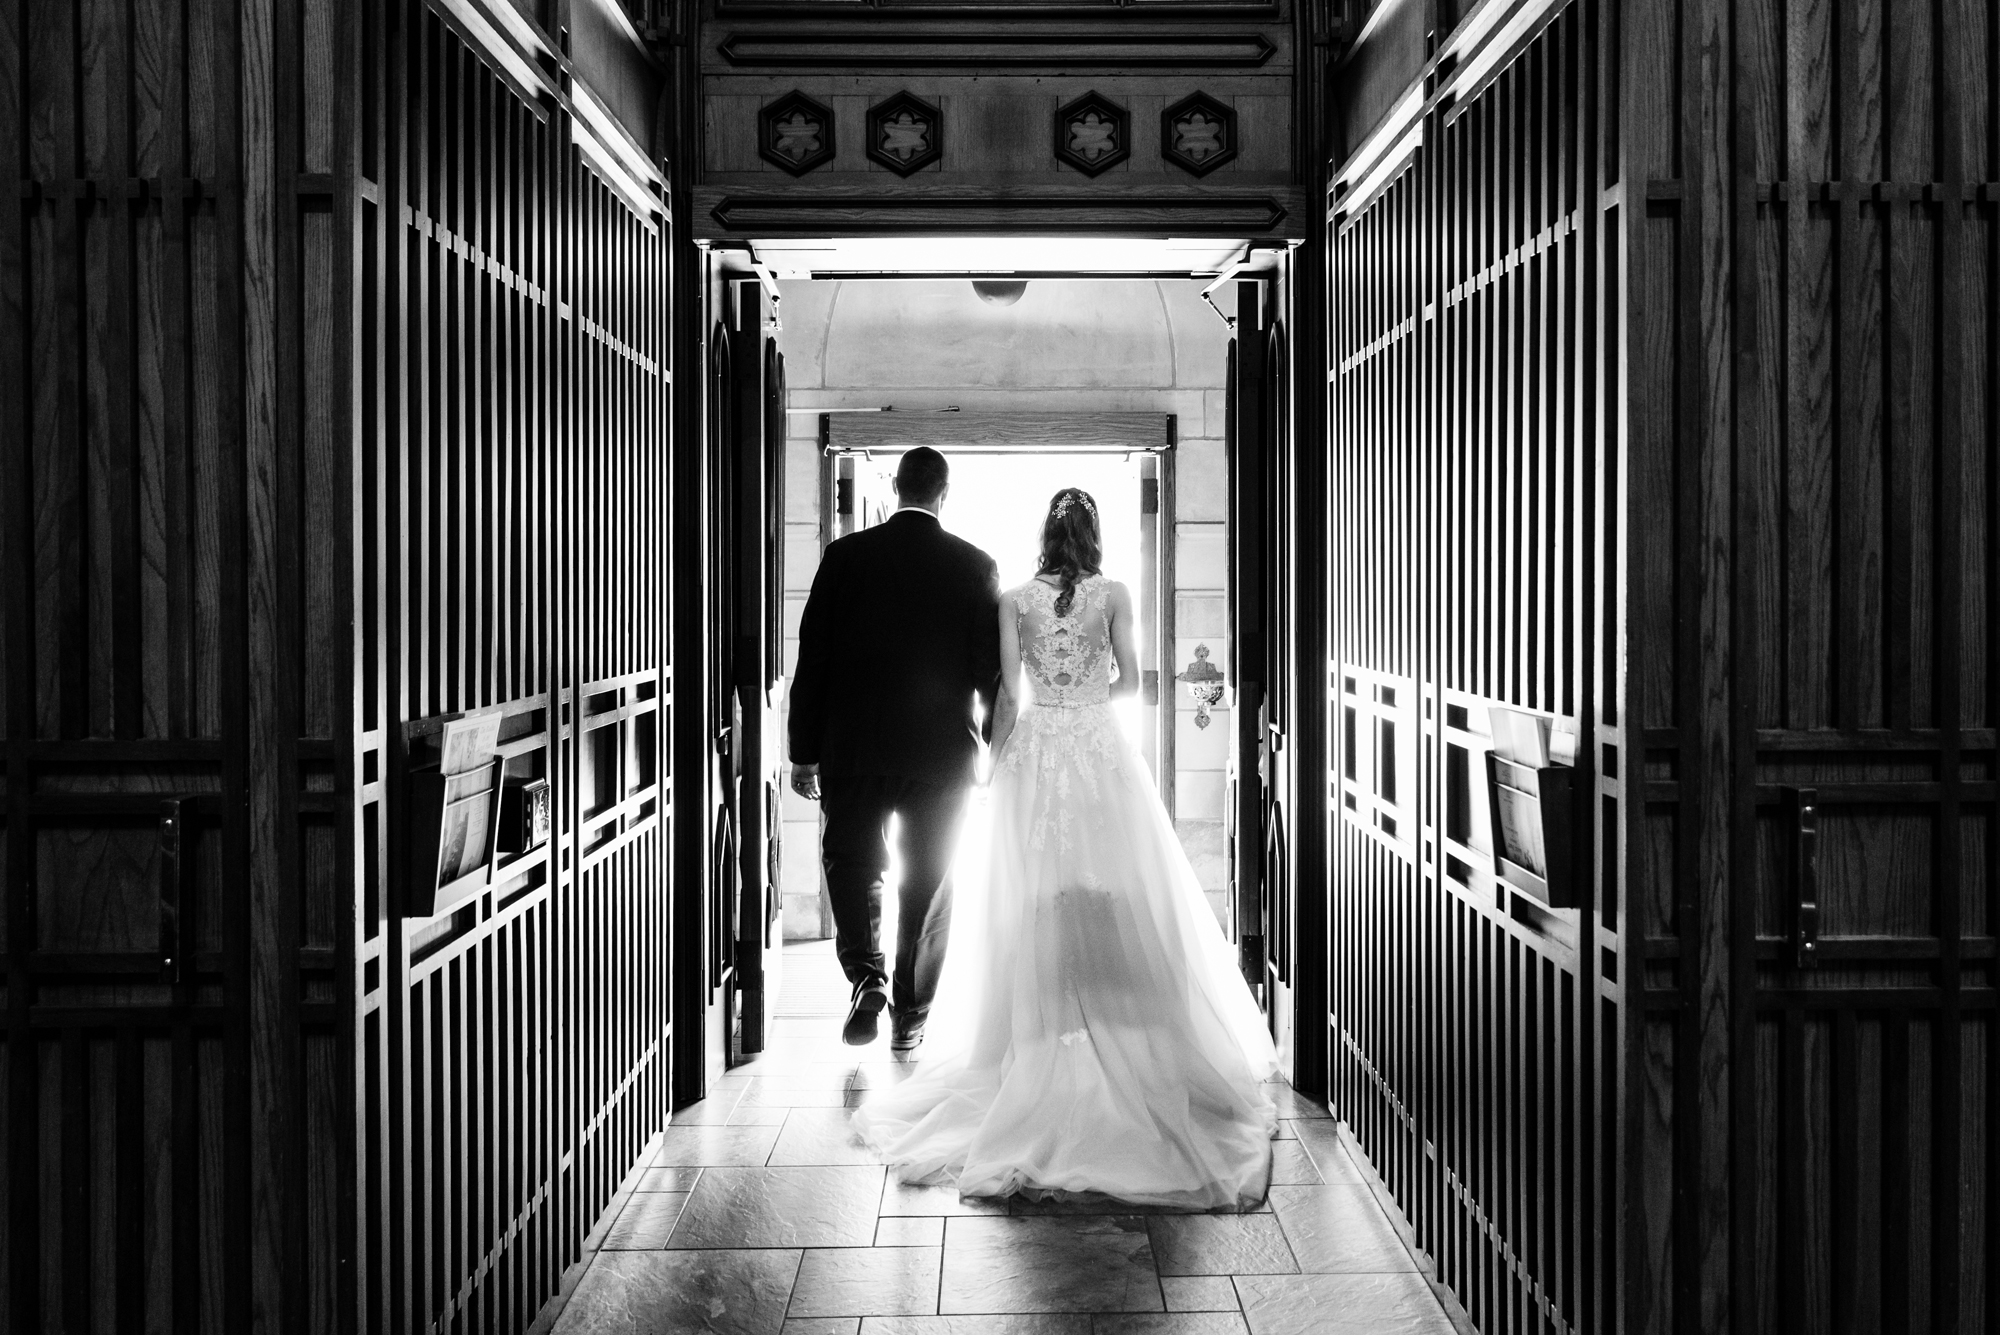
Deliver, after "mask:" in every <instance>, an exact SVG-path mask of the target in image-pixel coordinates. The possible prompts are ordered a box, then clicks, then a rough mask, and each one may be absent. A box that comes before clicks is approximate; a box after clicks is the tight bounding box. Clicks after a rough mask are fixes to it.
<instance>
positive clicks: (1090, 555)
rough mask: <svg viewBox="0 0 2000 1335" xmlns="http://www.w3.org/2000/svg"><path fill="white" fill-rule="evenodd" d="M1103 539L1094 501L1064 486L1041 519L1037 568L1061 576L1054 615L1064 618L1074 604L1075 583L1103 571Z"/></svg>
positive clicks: (1087, 495)
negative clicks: (1060, 585)
mask: <svg viewBox="0 0 2000 1335" xmlns="http://www.w3.org/2000/svg"><path fill="white" fill-rule="evenodd" d="M1103 559H1104V539H1103V536H1102V535H1101V533H1100V532H1099V530H1098V527H1097V502H1096V501H1094V500H1092V499H1091V498H1090V493H1089V492H1087V491H1084V490H1083V489H1082V488H1080V487H1064V488H1063V489H1062V490H1061V491H1059V492H1057V493H1056V494H1055V495H1054V497H1052V498H1051V499H1050V501H1049V514H1048V518H1046V519H1044V520H1043V521H1042V560H1041V565H1040V567H1039V568H1038V569H1037V570H1036V573H1037V574H1041V575H1060V576H1062V592H1061V593H1060V594H1058V595H1057V596H1056V615H1057V616H1059V617H1066V616H1068V615H1069V610H1070V608H1071V607H1072V606H1074V605H1075V603H1076V586H1077V582H1078V581H1079V580H1081V579H1082V578H1083V577H1084V576H1086V575H1099V574H1102V573H1104V572H1103V571H1102V569H1101V568H1100V567H1099V564H1098V563H1099V562H1100V561H1102V560H1103Z"/></svg>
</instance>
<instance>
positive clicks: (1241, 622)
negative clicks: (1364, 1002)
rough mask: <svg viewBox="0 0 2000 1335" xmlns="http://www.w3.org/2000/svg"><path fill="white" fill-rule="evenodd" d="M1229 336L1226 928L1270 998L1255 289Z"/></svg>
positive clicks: (1243, 298) (1263, 380)
mask: <svg viewBox="0 0 2000 1335" xmlns="http://www.w3.org/2000/svg"><path fill="white" fill-rule="evenodd" d="M1236 290H1237V302H1236V310H1237V314H1236V337H1235V338H1234V339H1232V340H1230V344H1229V372H1228V383H1227V391H1226V392H1227V416H1226V420H1227V426H1226V428H1225V429H1226V432H1227V434H1226V435H1225V437H1224V442H1223V448H1224V451H1225V457H1226V459H1227V461H1228V474H1229V494H1228V501H1227V506H1228V511H1227V512H1228V516H1229V574H1228V582H1229V629H1230V635H1229V659H1230V661H1229V664H1228V669H1227V671H1228V676H1229V678H1230V687H1231V689H1232V694H1231V696H1230V697H1229V703H1230V722H1231V724H1232V725H1233V727H1234V731H1235V737H1234V744H1233V746H1232V747H1231V749H1230V758H1229V790H1228V798H1227V800H1226V802H1225V806H1224V820H1225V822H1226V826H1225V828H1226V831H1227V847H1228V849H1229V876H1230V886H1231V894H1230V909H1231V923H1230V925H1231V928H1232V929H1233V931H1234V934H1235V937H1236V944H1237V950H1238V956H1239V962H1240V964H1241V966H1242V969H1243V976H1244V978H1245V979H1246V980H1248V982H1249V983H1250V986H1251V987H1252V988H1253V989H1255V990H1256V992H1257V994H1258V996H1259V999H1260V1000H1262V1001H1263V1002H1264V1003H1265V1004H1266V1005H1268V1004H1269V1002H1270V999H1271V998H1270V992H1269V987H1268V984H1269V981H1270V980H1269V976H1268V974H1267V955H1266V941H1265V917H1264V910H1265V902H1264V875H1265V872H1266V871H1267V870H1268V867H1267V865H1266V860H1265V848H1266V842H1265V836H1266V832H1267V826H1268V823H1269V820H1270V815H1271V813H1270V810H1269V794H1268V785H1267V783H1266V779H1267V777H1268V769H1267V764H1266V762H1267V761H1268V759H1269V750H1268V748H1269V731H1268V729H1269V713H1268V708H1269V704H1268V700H1267V692H1268V690H1269V685H1270V680H1271V663H1270V657H1269V656H1270V645H1271V637H1270V634H1269V622H1268V621H1267V619H1266V618H1267V616H1268V614H1269V608H1268V607H1266V605H1265V602H1266V597H1267V590H1268V589H1269V587H1270V585H1269V581H1268V580H1267V578H1266V575H1267V566H1268V564H1269V560H1270V552H1269V549H1268V543H1269V540H1270V509H1269V494H1268V493H1269V489H1270V479H1269V476H1268V471H1267V470H1268V468H1269V461H1270V458H1271V441H1270V437H1269V433H1270V430H1271V420H1272V414H1271V397H1270V396H1271V374H1272V372H1271V328H1270V324H1269V319H1268V315H1267V306H1266V303H1265V299H1264V292H1263V290H1262V287H1261V285H1259V284H1257V283H1250V282H1245V283H1239V284H1237V285H1236Z"/></svg>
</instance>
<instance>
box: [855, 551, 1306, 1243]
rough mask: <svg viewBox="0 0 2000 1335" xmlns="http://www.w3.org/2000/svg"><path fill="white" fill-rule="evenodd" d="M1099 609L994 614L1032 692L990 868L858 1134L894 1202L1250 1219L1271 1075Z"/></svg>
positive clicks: (1260, 1027) (1078, 597)
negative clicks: (1024, 1197) (874, 1156)
mask: <svg viewBox="0 0 2000 1335" xmlns="http://www.w3.org/2000/svg"><path fill="white" fill-rule="evenodd" d="M1112 587H1113V586H1112V583H1111V581H1109V580H1107V579H1105V578H1103V577H1102V576H1092V577H1090V578H1087V579H1086V580H1084V581H1083V582H1082V583H1080V584H1079V585H1078V586H1077V588H1076V593H1075V597H1074V604H1073V606H1072V607H1071V608H1070V609H1069V613H1068V615H1066V616H1062V617H1058V616H1057V615H1056V612H1055V607H1056V599H1057V590H1056V589H1054V588H1052V587H1050V586H1049V585H1048V584H1045V583H1043V582H1041V581H1039V580H1031V581H1030V582H1029V583H1027V584H1025V585H1023V586H1022V587H1021V588H1019V589H1015V590H1012V591H1010V592H1009V593H1008V594H1006V595H1005V596H1004V597H1003V598H1002V600H1001V614H1002V615H1003V616H1012V617H1014V618H1015V625H1016V627H1017V629H1018V633H1019V643H1020V649H1021V661H1022V664H1023V665H1024V667H1025V668H1026V670H1027V676H1028V679H1029V682H1030V688H1031V689H1030V696H1029V700H1028V702H1027V703H1026V705H1025V706H1024V708H1023V710H1022V713H1021V716H1020V721H1019V723H1018V724H1017V726H1016V727H1015V730H1014V732H1013V734H1012V736H1010V737H1009V738H1008V739H1007V741H1006V743H1005V745H1004V746H1003V747H1002V749H1001V751H1000V754H999V757H998V759H997V760H996V762H995V765H994V770H993V781H992V787H991V791H990V798H989V802H990V808H991V816H992V820H991V827H990V828H991V835H990V846H988V847H983V848H981V847H977V846H968V847H967V848H965V849H962V850H961V853H960V857H959V862H958V871H957V872H956V873H955V876H956V879H957V883H958V890H957V895H958V902H957V905H956V907H955V909H954V921H953V933H952V945H951V948H950V953H949V954H948V956H947V957H946V961H945V967H944V981H943V983H942V985H941V987H940V989H939V995H938V1000H937V1003H936V1005H935V1006H934V1008H933V1009H932V1012H931V1018H930V1024H929V1034H928V1036H927V1038H926V1041H925V1048H924V1051H923V1054H922V1057H923V1059H922V1062H921V1063H920V1065H919V1067H918V1069H917V1071H916V1074H914V1075H913V1076H912V1077H911V1078H909V1079H908V1080H906V1081H904V1082H903V1083H902V1084H900V1085H896V1086H892V1087H890V1088H888V1089H885V1090H879V1091H875V1092H872V1093H871V1094H870V1095H869V1098H868V1102H867V1103H866V1104H865V1105H864V1106H863V1107H862V1109H861V1110H860V1111H859V1112H857V1113H856V1114H855V1117H854V1125H855V1128H856V1129H857V1130H858V1131H859V1132H860V1133H861V1135H862V1136H863V1138H864V1139H865V1140H866V1141H867V1142H868V1143H869V1144H870V1145H871V1146H872V1147H873V1148H875V1149H876V1150H877V1151H878V1152H880V1153H881V1154H882V1155H883V1157H884V1158H885V1159H887V1160H888V1161H889V1162H891V1163H894V1164H897V1165H900V1167H901V1172H900V1176H902V1177H903V1178H904V1179H905V1180H907V1181H914V1182H922V1181H929V1182H952V1183H955V1184H956V1185H957V1186H958V1189H959V1191H960V1192H961V1193H962V1194H964V1195H968V1196H999V1195H1006V1194H1009V1193H1012V1192H1022V1193H1025V1194H1028V1195H1034V1196H1043V1195H1060V1194H1066V1193H1083V1192H1095V1193H1103V1194H1105V1195H1108V1196H1114V1197H1117V1198H1119V1199H1121V1200H1126V1201H1132V1202H1136V1203H1142V1204H1152V1205H1168V1206H1186V1207H1202V1208H1217V1207H1225V1208H1226V1207H1231V1206H1243V1205H1248V1204H1251V1203H1254V1202H1256V1201H1258V1200H1261V1199H1262V1198H1263V1196H1264V1194H1265V1191H1266V1189H1267V1187H1268V1186H1269V1183H1270V1176H1271V1145H1270V1137H1271V1134H1272V1132H1273V1130H1274V1128H1275V1126H1276V1111H1275V1109H1274V1107H1273V1105H1272V1103H1271V1101H1270V1099H1269V1098H1268V1097H1267V1096H1266V1094H1265V1091H1264V1089H1263V1086H1262V1082H1263V1081H1264V1080H1266V1079H1268V1078H1269V1077H1270V1076H1271V1075H1272V1074H1273V1072H1274V1071H1275V1070H1276V1066H1277V1061H1276V1055H1275V1052H1274V1050H1273V1048H1272V1044H1271V1039H1270V1035H1269V1033H1268V1032H1267V1030H1266V1029H1265V1026H1264V1019H1263V1016H1262V1015H1261V1014H1260V1013H1259V1012H1258V1009H1257V1005H1256V1002H1255V1001H1254V1000H1253V999H1252V997H1251V995H1250V990H1249V988H1248V987H1247V986H1245V984H1244V982H1243V978H1242V976H1241V974H1239V973H1238V971H1237V966H1236V959H1235V951H1234V950H1233V948H1232V947H1231V946H1230V944H1229V943H1228V941H1227V940H1226V939H1225V938H1224V937H1223V934H1222V932H1221V930H1220V929H1219V928H1218V927H1217V926H1216V922H1215V915H1214V913H1213V912H1212V911H1211V910H1210V908H1209V906H1208V902H1207V901H1206V900H1205V899H1204V898H1203V896H1202V892H1201V889H1200V886H1199V885H1198V883H1197V882H1196V880H1195V875H1194V870H1193V868H1191V867H1190V866H1189V865H1188V861H1187V856H1186V854H1185V853H1183V852H1182V850H1181V845H1180V841H1179V839H1178V838H1177V837H1176V836H1175V834H1174V830H1173V827H1172V826H1171V824H1169V822H1168V819H1167V813H1166V810H1165V808H1164V807H1163V806H1162V805H1161V803H1160V799H1159V797H1158V795H1157V793H1156V792H1155V791H1154V787H1153V779H1152V775H1151V774H1150V773H1149V772H1148V770H1147V767H1146V764H1145V761H1144V760H1143V759H1142V758H1141V757H1140V755H1139V753H1138V751H1137V750H1136V749H1135V748H1134V747H1133V745H1132V743H1131V742H1130V741H1129V740H1128V739H1127V738H1126V736H1125V734H1124V733H1123V731H1121V729H1120V727H1119V724H1118V721H1117V719H1116V718H1115V717H1114V715H1113V713H1112V709H1111V705H1110V692H1111V668H1112V661H1113V658H1112V652H1111V620H1110V618H1111V610H1110V609H1111V598H1110V592H1111V589H1112ZM972 843H973V841H970V840H969V841H968V845H971V844H972Z"/></svg>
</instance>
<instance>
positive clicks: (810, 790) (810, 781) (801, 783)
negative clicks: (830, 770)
mask: <svg viewBox="0 0 2000 1335" xmlns="http://www.w3.org/2000/svg"><path fill="white" fill-rule="evenodd" d="M792 791H793V792H795V793H797V794H798V795H799V796H800V797H803V798H804V799H806V801H808V802H817V801H819V766H818V765H794V766H792Z"/></svg>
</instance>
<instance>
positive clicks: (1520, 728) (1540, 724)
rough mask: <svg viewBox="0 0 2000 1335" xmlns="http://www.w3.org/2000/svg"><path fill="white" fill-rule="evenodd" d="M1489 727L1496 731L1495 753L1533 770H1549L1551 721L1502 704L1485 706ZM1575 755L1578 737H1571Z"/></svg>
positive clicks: (1494, 735) (1571, 749) (1572, 750)
mask: <svg viewBox="0 0 2000 1335" xmlns="http://www.w3.org/2000/svg"><path fill="white" fill-rule="evenodd" d="M1486 717H1487V722H1488V726H1490V727H1491V728H1492V730H1493V754H1495V755H1497V756H1499V757H1500V758H1501V759H1502V760H1511V761H1513V762H1514V763H1515V764H1517V765H1526V766H1527V767H1528V768H1530V769H1546V768H1547V767H1548V764H1549V720H1548V719H1546V718H1543V717H1542V716H1541V715H1540V714H1529V713H1525V712H1523V711H1521V710H1518V709H1503V708H1501V707H1500V706H1499V705H1488V706H1487V707H1486ZM1575 755H1576V737H1575V734H1574V733H1572V734H1571V735H1570V756H1571V759H1574V758H1575Z"/></svg>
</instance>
